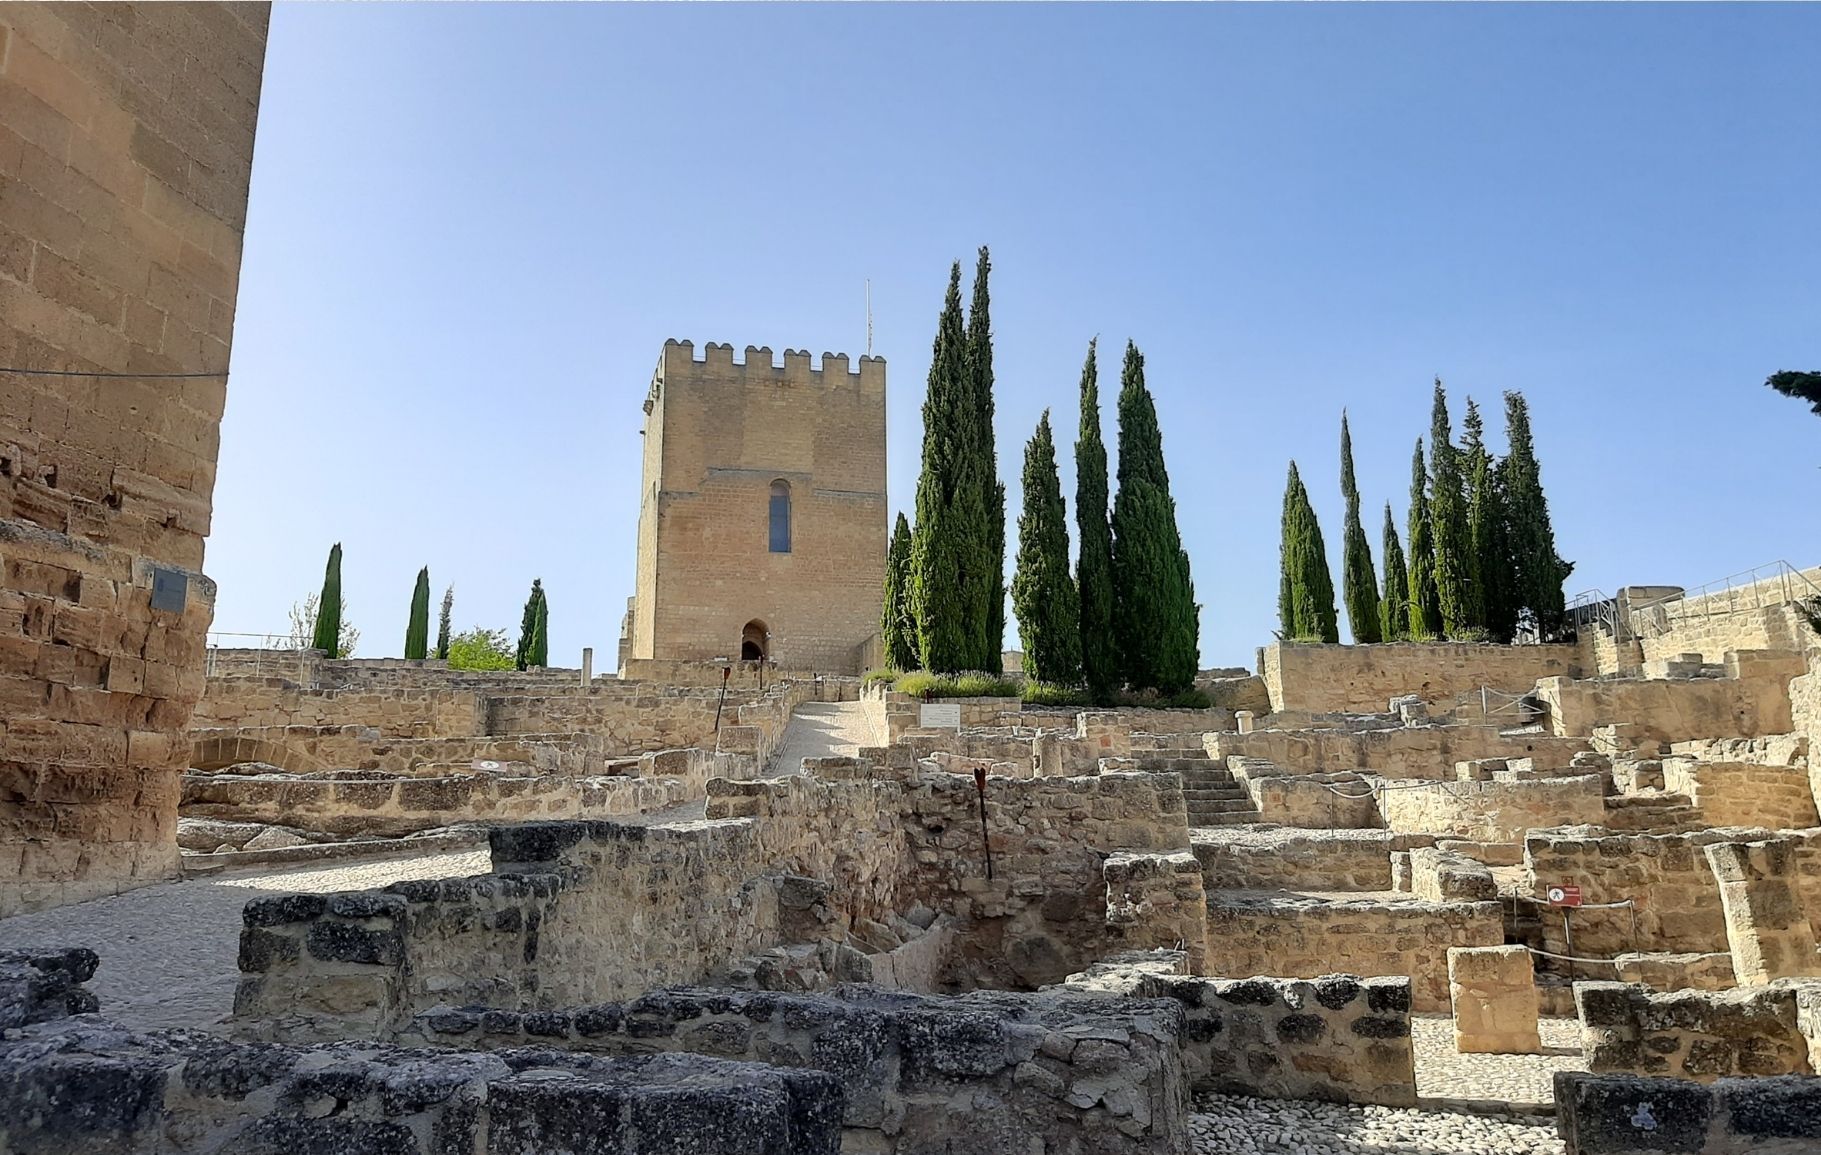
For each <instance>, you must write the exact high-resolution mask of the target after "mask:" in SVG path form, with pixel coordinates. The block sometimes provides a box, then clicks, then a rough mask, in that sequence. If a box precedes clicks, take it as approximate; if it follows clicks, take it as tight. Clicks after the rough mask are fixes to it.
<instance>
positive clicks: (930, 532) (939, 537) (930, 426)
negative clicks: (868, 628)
mask: <svg viewBox="0 0 1821 1155" xmlns="http://www.w3.org/2000/svg"><path fill="white" fill-rule="evenodd" d="M966 341H967V335H966V332H965V329H964V326H963V323H962V319H961V262H959V261H957V262H955V264H954V266H953V267H952V268H951V269H950V270H949V278H948V295H947V296H946V297H945V298H944V299H943V303H942V313H941V315H940V317H939V319H938V320H937V323H936V341H935V347H934V349H933V350H932V351H931V354H930V366H929V391H928V393H927V394H926V395H925V397H924V399H923V468H922V471H921V472H920V473H919V474H918V476H917V523H916V528H915V530H914V531H913V532H912V534H911V567H910V568H911V581H910V591H911V599H910V600H911V617H912V618H913V619H914V620H915V621H916V624H917V660H918V662H919V663H920V664H921V665H922V666H923V668H924V669H927V670H934V671H936V672H938V673H945V674H951V673H955V672H958V671H960V670H965V669H967V668H968V667H969V664H970V662H971V660H972V659H973V658H974V656H975V654H976V652H977V650H978V644H977V636H978V630H979V627H978V626H977V623H978V622H979V620H980V619H979V617H977V616H976V614H975V612H974V604H973V599H972V590H973V586H974V583H973V582H972V581H971V580H970V578H971V577H972V576H973V575H974V574H976V573H977V572H978V568H979V567H978V564H977V561H976V557H975V556H974V554H973V547H974V542H975V538H974V533H973V526H972V524H971V523H970V520H969V516H968V515H969V512H970V509H969V507H970V505H972V504H977V502H970V501H969V500H968V498H969V497H970V496H974V495H975V493H976V489H977V487H974V486H973V485H972V482H973V478H972V476H971V471H970V470H969V468H968V458H969V455H970V450H971V445H970V444H969V442H970V441H971V438H970V436H969V430H970V428H971V422H970V420H969V417H970V416H971V413H970V411H969V410H968V408H967V406H968V403H969V400H970V397H969V390H968V388H967V380H966V378H967V373H966Z"/></svg>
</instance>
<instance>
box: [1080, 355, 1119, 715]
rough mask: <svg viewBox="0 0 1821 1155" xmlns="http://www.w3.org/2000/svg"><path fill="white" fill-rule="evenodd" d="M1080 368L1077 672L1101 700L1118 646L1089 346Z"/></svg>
mask: <svg viewBox="0 0 1821 1155" xmlns="http://www.w3.org/2000/svg"><path fill="white" fill-rule="evenodd" d="M1097 343H1098V338H1096V340H1094V341H1089V342H1088V359H1087V361H1086V363H1085V364H1083V365H1082V366H1081V426H1080V430H1079V432H1078V433H1077V434H1076V440H1075V527H1076V530H1077V533H1078V536H1079V540H1080V553H1079V556H1078V557H1077V559H1076V563H1075V583H1076V589H1077V591H1078V593H1079V595H1080V599H1081V672H1082V676H1083V678H1084V679H1085V680H1086V682H1087V686H1088V694H1089V695H1090V696H1091V697H1092V698H1093V699H1094V701H1095V702H1096V703H1103V702H1106V701H1107V700H1108V699H1109V698H1110V697H1111V695H1112V692H1113V689H1114V688H1115V687H1116V686H1118V685H1119V681H1120V678H1119V646H1118V643H1117V640H1116V638H1115V636H1114V625H1113V530H1112V526H1111V525H1110V524H1109V522H1108V514H1107V447H1106V442H1105V441H1102V440H1101V438H1100V380H1099V370H1098V368H1097V367H1096V365H1095V360H1094V346H1095V345H1096V344H1097Z"/></svg>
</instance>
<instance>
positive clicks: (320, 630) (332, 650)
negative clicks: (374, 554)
mask: <svg viewBox="0 0 1821 1155" xmlns="http://www.w3.org/2000/svg"><path fill="white" fill-rule="evenodd" d="M310 645H311V646H312V647H314V648H316V649H318V650H321V651H322V652H323V653H325V654H327V655H328V656H329V657H331V658H338V657H340V656H341V542H339V541H338V542H336V543H335V544H334V545H333V546H331V547H330V548H329V564H328V565H327V566H326V567H324V569H323V575H322V594H321V596H320V597H318V598H317V601H316V633H315V636H314V637H313V638H312V639H311V640H310Z"/></svg>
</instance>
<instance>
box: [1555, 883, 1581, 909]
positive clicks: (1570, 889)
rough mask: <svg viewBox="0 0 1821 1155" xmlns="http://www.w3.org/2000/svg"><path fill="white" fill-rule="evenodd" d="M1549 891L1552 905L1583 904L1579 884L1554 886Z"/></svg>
mask: <svg viewBox="0 0 1821 1155" xmlns="http://www.w3.org/2000/svg"><path fill="white" fill-rule="evenodd" d="M1547 893H1548V896H1549V905H1550V906H1579V905H1581V888H1580V887H1578V886H1552V887H1550V888H1549V890H1548V892H1547Z"/></svg>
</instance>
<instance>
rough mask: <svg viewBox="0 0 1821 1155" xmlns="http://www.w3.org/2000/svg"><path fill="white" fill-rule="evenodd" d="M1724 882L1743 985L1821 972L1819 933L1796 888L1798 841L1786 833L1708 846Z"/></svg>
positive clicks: (1722, 890) (1724, 905)
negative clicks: (1816, 936)
mask: <svg viewBox="0 0 1821 1155" xmlns="http://www.w3.org/2000/svg"><path fill="white" fill-rule="evenodd" d="M1707 862H1708V865H1709V866H1711V867H1712V868H1713V872H1714V878H1715V879H1716V880H1717V881H1718V882H1719V884H1720V903H1721V906H1722V908H1723V909H1724V911H1725V915H1726V941H1727V943H1728V945H1729V946H1730V948H1731V951H1732V969H1733V974H1734V976H1736V978H1737V979H1738V983H1739V985H1740V986H1742V987H1750V986H1761V985H1763V984H1764V983H1767V982H1770V981H1772V980H1773V979H1782V978H1797V977H1802V976H1808V975H1816V974H1821V958H1817V957H1816V954H1815V935H1814V931H1813V929H1812V928H1811V927H1810V926H1809V922H1808V915H1807V913H1806V912H1805V911H1804V910H1803V908H1802V898H1801V895H1800V894H1798V893H1797V890H1796V885H1795V873H1796V868H1797V858H1796V845H1795V843H1794V842H1793V841H1791V840H1790V839H1787V838H1777V839H1767V840H1765V841H1762V842H1720V843H1715V844H1713V845H1710V846H1708V847H1707Z"/></svg>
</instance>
